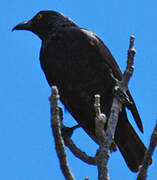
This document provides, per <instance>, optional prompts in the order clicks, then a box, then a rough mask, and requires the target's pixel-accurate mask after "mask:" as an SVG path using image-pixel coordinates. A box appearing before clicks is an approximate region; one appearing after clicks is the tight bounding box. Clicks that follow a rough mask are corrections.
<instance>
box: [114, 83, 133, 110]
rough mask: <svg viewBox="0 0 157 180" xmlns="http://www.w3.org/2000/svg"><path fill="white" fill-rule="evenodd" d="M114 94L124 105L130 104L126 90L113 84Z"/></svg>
mask: <svg viewBox="0 0 157 180" xmlns="http://www.w3.org/2000/svg"><path fill="white" fill-rule="evenodd" d="M113 93H114V95H115V96H116V97H117V98H118V100H119V101H120V102H122V103H123V104H124V105H126V106H129V105H132V102H131V101H130V99H129V96H128V95H127V93H126V92H124V91H122V90H121V89H120V88H119V86H115V87H114V89H113Z"/></svg>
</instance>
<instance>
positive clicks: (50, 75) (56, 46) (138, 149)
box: [13, 11, 146, 172]
mask: <svg viewBox="0 0 157 180" xmlns="http://www.w3.org/2000/svg"><path fill="white" fill-rule="evenodd" d="M13 30H29V31H32V32H33V33H35V34H36V35H38V36H39V37H40V38H41V40H42V46H41V51H40V64H41V67H42V69H43V71H44V73H45V76H46V79H47V81H48V83H49V85H50V86H52V85H56V86H57V87H58V89H59V93H60V99H61V101H62V103H63V104H64V105H65V107H66V108H67V109H68V110H69V112H70V113H71V114H72V116H73V117H74V118H75V119H76V121H77V122H78V123H79V124H80V125H81V126H82V127H83V129H84V130H85V131H86V132H87V133H88V134H89V135H90V136H91V137H92V138H93V139H94V140H95V141H97V139H96V136H95V109H94V95H95V94H100V95H101V107H102V112H104V113H105V114H106V116H107V117H109V115H110V108H111V104H112V100H113V97H114V94H113V88H114V86H115V83H116V81H115V79H118V80H121V78H122V73H121V71H120V69H119V67H118V65H117V63H116V61H115V60H114V58H113V56H112V54H111V53H110V51H109V49H108V48H107V47H106V46H105V45H104V43H103V42H102V40H101V39H100V38H99V37H98V36H97V35H96V34H94V33H93V32H91V31H89V30H87V29H83V28H80V27H79V26H77V25H76V24H75V23H74V22H73V21H72V20H70V19H68V18H67V17H65V16H64V15H63V14H60V13H58V12H55V11H40V12H39V13H38V14H37V15H35V16H34V17H33V18H32V19H31V20H29V21H27V22H24V23H20V24H18V25H17V26H15V27H14V28H13ZM127 94H128V96H129V98H130V101H131V102H132V105H130V106H129V107H128V109H130V111H131V113H132V115H133V117H134V119H135V122H136V124H137V126H138V127H139V129H140V130H141V131H142V132H143V126H142V123H141V119H140V116H139V113H138V111H137V108H136V105H135V103H134V101H133V99H132V97H131V95H130V92H129V90H128V91H127ZM115 142H116V144H117V145H118V147H119V149H120V151H121V153H122V155H123V157H124V159H125V161H126V163H127V165H128V167H129V168H130V169H131V170H132V171H133V172H137V171H138V169H139V165H141V163H142V161H143V158H144V154H145V151H146V148H145V146H144V144H143V143H142V141H141V140H140V138H139V137H138V135H137V134H136V132H135V130H134V129H133V127H132V126H131V124H130V123H129V121H128V118H127V114H126V110H125V106H123V108H122V111H121V113H120V114H119V120H118V124H117V127H116V132H115Z"/></svg>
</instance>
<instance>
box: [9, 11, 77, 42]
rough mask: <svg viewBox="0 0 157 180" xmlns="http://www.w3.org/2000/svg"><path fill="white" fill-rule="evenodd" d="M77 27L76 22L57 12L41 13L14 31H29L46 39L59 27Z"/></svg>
mask: <svg viewBox="0 0 157 180" xmlns="http://www.w3.org/2000/svg"><path fill="white" fill-rule="evenodd" d="M65 26H76V25H75V23H74V22H72V21H71V20H70V19H68V18H67V17H65V16H64V15H62V14H60V13H58V12H56V11H40V12H39V13H37V14H36V15H35V16H34V17H33V18H32V19H31V20H29V21H25V22H22V23H20V24H18V25H16V26H15V27H14V28H13V29H12V31H14V30H28V31H32V32H33V33H35V34H37V35H38V36H39V37H40V38H41V39H44V38H46V37H47V36H48V35H49V34H50V33H52V32H53V31H55V30H56V29H57V28H58V27H65Z"/></svg>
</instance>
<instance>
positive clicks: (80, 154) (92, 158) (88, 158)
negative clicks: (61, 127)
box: [66, 137, 97, 165]
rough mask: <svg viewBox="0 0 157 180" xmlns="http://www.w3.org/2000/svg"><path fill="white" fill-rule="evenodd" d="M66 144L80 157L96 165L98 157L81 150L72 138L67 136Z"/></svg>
mask: <svg viewBox="0 0 157 180" xmlns="http://www.w3.org/2000/svg"><path fill="white" fill-rule="evenodd" d="M66 146H67V147H68V148H69V149H70V151H71V152H72V153H73V154H74V155H75V156H76V157H77V158H79V159H81V160H82V161H84V162H85V163H87V164H91V165H96V164H97V162H96V158H95V157H91V156H88V155H87V154H86V153H85V152H83V151H81V150H80V149H79V148H78V147H77V146H76V145H75V144H74V142H73V141H72V140H71V139H70V138H68V137H67V138H66Z"/></svg>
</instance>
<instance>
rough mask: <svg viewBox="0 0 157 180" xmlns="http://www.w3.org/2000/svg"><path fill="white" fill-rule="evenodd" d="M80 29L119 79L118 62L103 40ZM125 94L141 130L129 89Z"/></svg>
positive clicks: (120, 74)
mask: <svg viewBox="0 0 157 180" xmlns="http://www.w3.org/2000/svg"><path fill="white" fill-rule="evenodd" d="M81 30H82V31H83V33H85V34H86V35H87V36H88V38H89V39H90V42H91V44H93V45H94V47H95V48H96V49H97V51H99V53H100V54H101V55H102V56H103V57H104V58H103V59H104V60H105V61H106V63H107V64H108V66H109V67H110V68H111V69H112V73H113V75H114V76H115V78H117V79H118V80H121V78H122V73H121V70H120V68H119V66H118V64H117V63H116V61H115V59H114V57H113V56H112V54H111V52H110V51H109V49H108V48H107V47H106V46H105V44H104V43H103V41H102V40H101V39H100V38H99V37H98V36H97V35H96V34H95V33H93V32H91V31H89V30H86V29H81ZM127 95H128V96H129V99H130V101H131V102H132V105H130V106H128V109H130V110H131V113H132V115H133V117H134V119H135V122H136V124H137V126H138V128H139V129H140V130H141V132H143V125H142V121H141V118H140V116H139V113H138V110H137V108H136V105H135V102H134V100H133V98H132V96H131V94H130V92H129V90H128V91H127Z"/></svg>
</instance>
